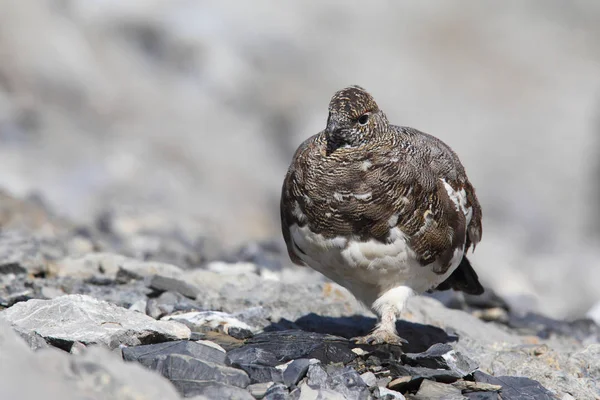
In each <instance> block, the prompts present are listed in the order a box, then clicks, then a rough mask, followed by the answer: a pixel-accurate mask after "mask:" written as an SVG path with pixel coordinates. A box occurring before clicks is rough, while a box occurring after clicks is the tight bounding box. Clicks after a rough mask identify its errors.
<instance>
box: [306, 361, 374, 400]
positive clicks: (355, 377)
mask: <svg viewBox="0 0 600 400" xmlns="http://www.w3.org/2000/svg"><path fill="white" fill-rule="evenodd" d="M307 376H308V386H310V387H311V388H313V389H328V390H332V391H335V392H336V393H339V394H341V395H342V396H343V397H344V398H346V399H352V400H363V399H365V400H366V399H368V398H369V389H368V386H367V384H366V383H365V382H364V381H363V380H362V378H361V377H360V375H359V374H358V372H356V371H355V370H354V369H352V368H350V367H340V366H336V365H328V366H327V367H326V368H323V366H322V365H320V364H313V365H311V366H310V367H308V373H307Z"/></svg>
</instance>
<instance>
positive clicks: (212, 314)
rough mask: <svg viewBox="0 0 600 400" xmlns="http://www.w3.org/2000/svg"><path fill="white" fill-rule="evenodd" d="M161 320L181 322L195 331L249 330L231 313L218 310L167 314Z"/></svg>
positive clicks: (227, 331)
mask: <svg viewBox="0 0 600 400" xmlns="http://www.w3.org/2000/svg"><path fill="white" fill-rule="evenodd" d="M162 320H165V321H177V322H181V323H182V324H184V325H187V326H188V327H189V328H190V329H191V330H192V331H195V332H208V331H216V332H223V333H226V334H229V330H230V329H232V328H239V329H244V330H248V331H250V330H251V327H250V326H249V325H247V324H246V323H244V322H242V321H240V320H239V319H237V318H235V317H234V316H233V315H231V314H228V313H224V312H220V311H192V312H186V313H182V314H173V315H168V316H166V317H163V318H162Z"/></svg>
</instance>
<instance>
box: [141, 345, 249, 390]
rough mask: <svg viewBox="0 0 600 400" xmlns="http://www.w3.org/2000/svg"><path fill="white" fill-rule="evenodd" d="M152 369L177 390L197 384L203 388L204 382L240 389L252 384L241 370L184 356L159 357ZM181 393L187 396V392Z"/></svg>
mask: <svg viewBox="0 0 600 400" xmlns="http://www.w3.org/2000/svg"><path fill="white" fill-rule="evenodd" d="M152 369H154V370H156V371H157V372H159V373H160V374H161V375H163V376H164V377H165V378H167V379H169V380H170V381H171V382H173V384H174V385H175V386H176V387H177V388H180V387H185V388H186V390H189V389H190V388H193V386H194V385H196V384H199V385H201V386H202V382H204V381H215V382H219V383H223V384H226V385H230V386H237V387H240V388H245V387H246V386H248V385H249V384H250V378H249V377H248V375H247V374H246V373H245V372H244V371H242V370H240V369H237V368H231V367H227V366H224V365H220V364H216V363H212V362H209V361H203V360H200V359H197V358H194V357H191V356H187V355H182V354H169V355H167V356H160V357H157V358H156V362H155V363H154V364H153V365H152ZM180 383H181V385H180ZM181 393H182V394H183V395H187V392H181Z"/></svg>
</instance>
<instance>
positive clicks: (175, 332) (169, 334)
mask: <svg viewBox="0 0 600 400" xmlns="http://www.w3.org/2000/svg"><path fill="white" fill-rule="evenodd" d="M0 319H4V320H6V321H8V322H10V323H11V324H12V325H13V326H14V327H15V328H16V329H18V330H19V331H21V332H25V333H32V332H36V333H37V334H39V335H40V336H42V337H44V338H45V339H46V341H50V342H53V343H55V344H59V347H61V348H64V347H63V346H68V348H69V349H70V345H72V343H73V342H76V341H78V342H81V343H84V344H102V345H105V346H107V347H109V348H111V349H114V348H116V347H118V346H119V345H121V344H125V345H129V346H135V345H139V344H146V343H156V342H164V341H168V340H178V339H188V338H189V337H190V330H189V328H187V327H186V326H185V325H182V324H179V323H176V322H167V321H155V320H153V319H152V318H150V317H148V316H146V315H143V314H140V313H138V312H135V311H130V310H127V309H125V308H122V307H118V306H116V305H114V304H110V303H107V302H104V301H99V300H96V299H94V298H92V297H89V296H85V295H68V296H61V297H57V298H55V299H52V300H29V301H27V302H23V303H17V304H15V305H14V306H12V307H10V308H8V309H6V310H4V311H1V312H0ZM60 343H62V344H63V345H60Z"/></svg>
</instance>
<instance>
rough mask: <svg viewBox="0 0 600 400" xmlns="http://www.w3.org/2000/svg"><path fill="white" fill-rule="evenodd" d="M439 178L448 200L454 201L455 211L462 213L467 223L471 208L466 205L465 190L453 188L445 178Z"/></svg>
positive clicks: (470, 215) (471, 215)
mask: <svg viewBox="0 0 600 400" xmlns="http://www.w3.org/2000/svg"><path fill="white" fill-rule="evenodd" d="M440 180H441V181H442V183H443V184H444V188H445V189H446V192H447V193H448V197H450V200H452V202H453V203H454V206H455V207H456V211H458V212H461V213H463V215H464V216H465V219H466V220H467V225H469V223H470V222H471V218H472V217H473V208H472V207H467V192H465V189H461V190H454V188H453V187H452V186H450V184H449V183H448V182H446V180H445V179H443V178H442V179H440Z"/></svg>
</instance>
